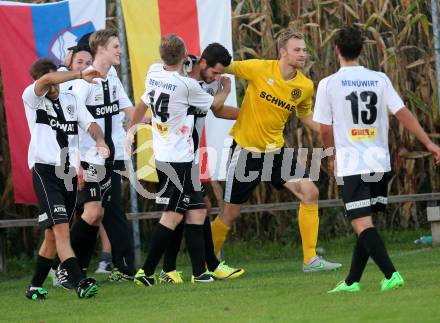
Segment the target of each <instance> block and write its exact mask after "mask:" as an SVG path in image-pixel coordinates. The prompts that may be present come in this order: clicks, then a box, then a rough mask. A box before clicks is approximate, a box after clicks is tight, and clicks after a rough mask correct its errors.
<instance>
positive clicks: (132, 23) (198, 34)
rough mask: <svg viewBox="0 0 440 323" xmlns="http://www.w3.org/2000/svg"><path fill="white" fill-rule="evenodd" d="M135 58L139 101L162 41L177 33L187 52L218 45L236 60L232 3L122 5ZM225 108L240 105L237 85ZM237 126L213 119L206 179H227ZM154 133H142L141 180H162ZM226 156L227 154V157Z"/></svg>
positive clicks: (135, 1) (133, 1)
mask: <svg viewBox="0 0 440 323" xmlns="http://www.w3.org/2000/svg"><path fill="white" fill-rule="evenodd" d="M122 9H123V13H124V20H125V27H126V31H127V40H128V49H129V55H130V64H131V73H132V80H133V91H134V96H135V100H136V101H138V100H139V99H140V97H141V95H142V94H143V92H144V91H145V76H146V73H147V71H148V68H149V66H150V65H151V64H152V63H153V62H155V61H157V60H159V59H160V56H159V43H160V37H161V36H162V35H166V34H169V33H175V34H177V35H179V36H180V37H182V38H183V40H184V41H185V44H186V47H187V50H188V53H190V54H194V55H196V56H199V55H200V54H201V52H202V51H203V49H204V48H205V47H206V46H207V45H209V44H210V43H213V42H218V43H220V44H222V45H223V46H225V47H226V48H227V49H228V50H229V52H230V53H231V55H232V30H231V28H232V27H231V1H230V0H179V1H174V0H122ZM226 104H228V105H232V106H237V103H236V94H235V83H234V78H232V90H231V94H230V95H229V97H228V100H227V101H226ZM232 124H233V122H232V121H228V120H222V119H217V118H215V117H214V116H213V114H212V113H209V114H208V117H207V120H206V125H205V131H204V136H202V140H201V147H202V148H201V156H200V157H201V173H202V174H201V176H202V179H205V180H222V179H224V177H225V165H226V161H227V156H225V153H224V152H225V151H226V152H227V151H228V150H227V149H225V146H226V147H229V144H230V142H231V138H230V137H229V135H228V133H229V130H230V128H231V127H232ZM150 140H151V128H148V127H147V128H146V130H142V131H141V132H140V133H139V132H138V142H139V143H138V148H137V151H138V153H137V161H138V167H137V168H138V177H140V178H142V179H145V180H148V181H155V180H157V177H156V176H157V175H156V173H155V172H154V157H153V155H152V154H153V151H152V148H151V145H146V144H145V143H147V142H149V141H150ZM226 155H227V154H226Z"/></svg>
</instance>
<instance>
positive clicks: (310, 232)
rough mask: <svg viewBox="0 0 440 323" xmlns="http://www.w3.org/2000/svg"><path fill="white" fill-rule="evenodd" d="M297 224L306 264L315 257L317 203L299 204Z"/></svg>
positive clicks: (317, 226)
mask: <svg viewBox="0 0 440 323" xmlns="http://www.w3.org/2000/svg"><path fill="white" fill-rule="evenodd" d="M298 224H299V231H300V233H301V241H302V248H303V257H304V263H305V264H307V263H308V262H309V261H310V260H311V259H312V258H314V257H316V243H317V242H318V230H319V217H318V204H303V203H301V204H300V205H299V212H298Z"/></svg>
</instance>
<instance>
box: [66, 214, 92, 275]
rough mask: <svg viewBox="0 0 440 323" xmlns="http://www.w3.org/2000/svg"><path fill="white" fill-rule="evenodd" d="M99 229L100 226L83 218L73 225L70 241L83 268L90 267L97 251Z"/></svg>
mask: <svg viewBox="0 0 440 323" xmlns="http://www.w3.org/2000/svg"><path fill="white" fill-rule="evenodd" d="M98 230H99V227H98V226H96V225H90V224H88V223H87V222H86V221H84V220H83V219H82V218H79V219H78V220H77V221H76V222H75V224H74V225H73V228H72V232H71V233H70V241H71V244H72V249H73V251H74V252H75V255H76V257H77V258H78V263H79V266H80V268H81V269H82V270H87V268H88V267H89V264H90V260H91V259H92V256H93V252H94V251H95V245H96V238H97V235H98Z"/></svg>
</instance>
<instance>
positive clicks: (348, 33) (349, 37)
mask: <svg viewBox="0 0 440 323" xmlns="http://www.w3.org/2000/svg"><path fill="white" fill-rule="evenodd" d="M363 43H364V39H363V36H362V32H361V31H360V29H358V28H356V27H354V26H347V27H344V28H342V29H340V30H339V31H338V32H337V34H336V46H338V48H339V53H340V54H341V56H342V57H343V58H345V59H348V60H354V59H356V58H358V57H359V55H360V54H361V51H362V45H363Z"/></svg>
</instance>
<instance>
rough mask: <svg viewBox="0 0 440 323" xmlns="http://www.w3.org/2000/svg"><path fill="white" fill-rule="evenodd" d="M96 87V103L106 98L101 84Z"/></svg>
mask: <svg viewBox="0 0 440 323" xmlns="http://www.w3.org/2000/svg"><path fill="white" fill-rule="evenodd" d="M95 87H96V90H95V101H101V100H102V98H103V97H104V94H103V93H102V87H101V86H100V85H99V84H96V85H95Z"/></svg>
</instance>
